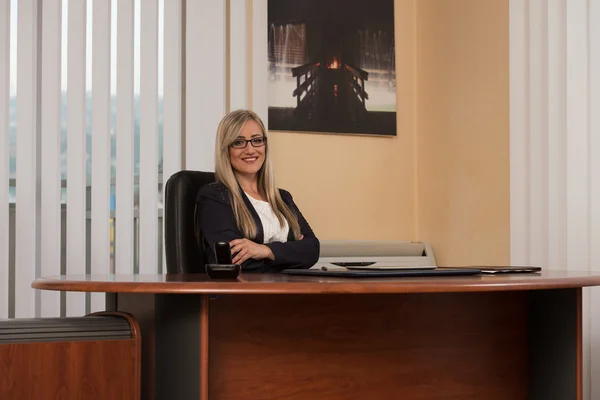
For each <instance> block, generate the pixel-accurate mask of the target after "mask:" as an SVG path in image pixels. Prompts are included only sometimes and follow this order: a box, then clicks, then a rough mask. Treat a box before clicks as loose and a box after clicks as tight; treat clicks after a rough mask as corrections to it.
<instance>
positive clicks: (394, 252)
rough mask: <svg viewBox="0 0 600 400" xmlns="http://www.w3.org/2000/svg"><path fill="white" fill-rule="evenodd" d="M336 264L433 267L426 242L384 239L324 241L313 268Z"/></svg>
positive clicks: (431, 250)
mask: <svg viewBox="0 0 600 400" xmlns="http://www.w3.org/2000/svg"><path fill="white" fill-rule="evenodd" d="M338 263H365V264H368V265H365V266H367V267H374V268H385V267H389V268H428V269H433V268H436V266H437V264H436V260H435V255H434V254H433V249H432V248H431V246H430V245H429V243H427V242H415V241H393V240H390V241H385V240H323V241H321V254H320V257H319V261H318V262H317V264H316V265H315V266H313V267H312V268H321V267H324V266H326V267H327V268H336V267H337V266H336V264H338Z"/></svg>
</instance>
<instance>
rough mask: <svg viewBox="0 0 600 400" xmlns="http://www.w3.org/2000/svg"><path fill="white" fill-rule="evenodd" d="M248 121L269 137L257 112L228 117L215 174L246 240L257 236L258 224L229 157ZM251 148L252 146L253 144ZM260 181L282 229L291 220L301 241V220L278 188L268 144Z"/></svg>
mask: <svg viewBox="0 0 600 400" xmlns="http://www.w3.org/2000/svg"><path fill="white" fill-rule="evenodd" d="M248 121H254V122H256V123H257V124H258V125H259V126H260V129H261V131H262V135H263V136H264V137H267V131H266V129H265V126H264V124H263V122H262V120H261V119H260V117H259V116H258V115H257V114H256V113H254V112H252V111H249V110H235V111H232V112H230V113H229V114H227V115H226V116H225V117H224V118H223V119H222V120H221V122H220V123H219V127H218V128H217V140H216V143H215V175H216V179H217V181H219V182H221V183H222V184H223V185H225V186H226V187H227V188H228V189H229V199H230V201H231V207H232V208H233V215H234V217H235V221H236V223H237V226H238V228H239V229H240V230H241V231H242V233H243V234H244V236H245V237H246V238H255V237H256V235H257V227H256V222H255V221H254V218H252V215H251V214H250V210H249V209H248V207H247V206H246V203H245V202H244V199H243V198H242V195H241V193H240V188H239V185H238V182H237V180H236V178H235V175H234V173H233V168H232V167H231V160H230V158H229V146H231V144H232V143H233V142H234V141H235V140H236V139H237V137H238V136H239V134H240V131H241V130H242V128H243V127H244V125H245V124H246V122H248ZM247 145H248V146H251V144H250V143H248V144H247ZM257 178H258V190H259V191H261V192H262V193H264V195H265V197H266V199H267V202H268V203H269V204H270V205H271V208H272V209H273V212H274V213H275V215H276V216H277V219H278V220H279V223H280V226H282V227H283V226H284V223H285V221H286V220H287V222H288V224H289V228H290V231H291V232H292V233H293V235H294V238H295V239H298V238H299V237H300V226H299V224H298V217H297V216H296V215H295V214H294V212H293V211H292V210H291V209H290V208H289V207H288V206H287V204H285V202H284V201H283V199H282V198H281V195H280V194H279V190H278V189H277V186H276V185H275V179H274V176H273V168H272V166H271V159H270V157H269V149H268V143H267V144H266V145H265V160H264V163H263V165H262V167H261V169H260V170H259V171H258V176H257Z"/></svg>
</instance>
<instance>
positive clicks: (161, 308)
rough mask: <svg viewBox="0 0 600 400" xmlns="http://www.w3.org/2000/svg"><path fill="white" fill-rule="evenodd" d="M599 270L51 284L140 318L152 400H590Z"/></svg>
mask: <svg viewBox="0 0 600 400" xmlns="http://www.w3.org/2000/svg"><path fill="white" fill-rule="evenodd" d="M594 285H600V275H593V273H588V272H558V271H555V272H544V273H542V274H540V275H505V276H472V277H443V278H393V279H372V278H371V279H365V280H356V279H351V278H315V277H299V276H298V277H291V276H286V275H259V274H256V275H252V274H245V275H244V276H243V277H241V278H240V280H239V281H238V282H227V281H210V280H209V279H207V278H206V277H205V276H204V275H126V276H125V275H123V276H121V275H117V276H115V275H85V276H60V277H49V278H41V279H38V280H36V281H35V282H34V283H33V285H32V286H33V287H34V288H37V289H47V290H63V291H84V292H106V293H108V295H107V308H108V310H109V311H110V310H115V311H127V312H130V313H132V314H133V315H134V316H135V317H136V319H137V320H138V322H139V324H140V328H141V333H142V341H143V359H144V365H143V376H144V378H143V382H144V398H147V399H192V398H200V399H203V400H206V399H208V398H209V396H210V399H211V400H220V399H227V400H232V399H240V400H242V399H244V400H245V399H248V400H256V399H286V400H295V399H302V400H305V399H310V400H312V399H319V400H328V399H361V400H363V399H399V398H402V399H421V400H424V399H453V400H456V399H476V398H477V399H486V400H494V399H499V400H500V399H502V400H505V399H511V400H518V399H550V398H553V399H581V382H582V379H581V374H582V372H581V370H582V359H581V352H582V346H581V337H582V334H581V288H582V287H584V286H594Z"/></svg>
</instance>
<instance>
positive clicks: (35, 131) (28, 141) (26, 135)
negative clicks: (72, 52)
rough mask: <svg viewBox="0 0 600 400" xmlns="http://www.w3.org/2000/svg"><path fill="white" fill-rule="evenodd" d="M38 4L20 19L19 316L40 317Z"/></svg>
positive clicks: (25, 0) (22, 5) (25, 5)
mask: <svg viewBox="0 0 600 400" xmlns="http://www.w3.org/2000/svg"><path fill="white" fill-rule="evenodd" d="M38 4H39V3H38V1H37V0H21V1H19V8H18V20H17V24H18V25H17V69H18V74H17V135H16V136H17V137H16V140H17V151H16V175H15V178H16V181H17V187H16V204H17V206H16V215H15V317H16V318H29V317H37V316H39V298H40V297H39V291H34V290H33V289H32V288H31V282H32V281H33V280H35V278H36V277H37V276H39V274H40V239H39V232H40V223H39V222H40V221H39V216H40V201H39V194H40V193H39V192H40V191H39V185H38V183H39V179H38V175H37V172H38V159H39V158H38V155H39V154H38V153H37V150H38V148H39V146H38V140H39V114H38V113H39V107H38V100H39V98H38V93H39V88H38V85H39V83H40V82H39V76H38V68H37V65H38V61H39V60H38V58H39V57H38V40H39V38H38Z"/></svg>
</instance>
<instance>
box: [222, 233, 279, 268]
mask: <svg viewBox="0 0 600 400" xmlns="http://www.w3.org/2000/svg"><path fill="white" fill-rule="evenodd" d="M229 245H230V246H231V255H232V256H233V260H232V262H233V263H234V264H241V263H243V262H244V261H246V260H247V259H249V258H253V259H255V260H264V259H265V258H268V259H269V260H274V259H275V255H274V254H273V252H272V251H271V249H270V248H269V247H268V246H265V245H264V244H258V243H256V242H253V241H252V240H248V239H235V240H232V241H231V242H229Z"/></svg>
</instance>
